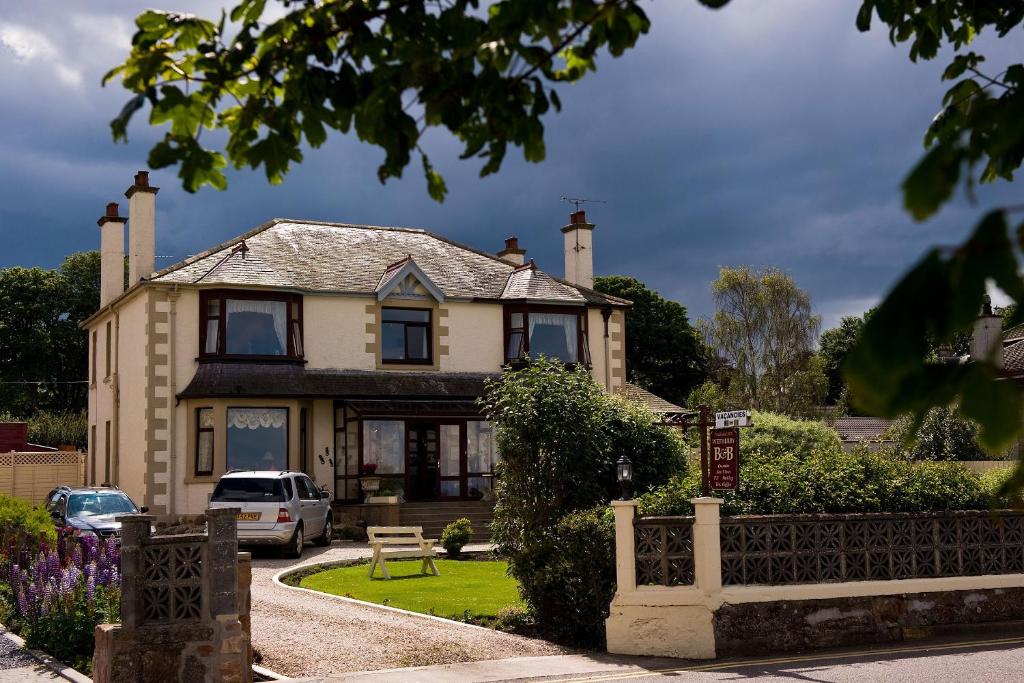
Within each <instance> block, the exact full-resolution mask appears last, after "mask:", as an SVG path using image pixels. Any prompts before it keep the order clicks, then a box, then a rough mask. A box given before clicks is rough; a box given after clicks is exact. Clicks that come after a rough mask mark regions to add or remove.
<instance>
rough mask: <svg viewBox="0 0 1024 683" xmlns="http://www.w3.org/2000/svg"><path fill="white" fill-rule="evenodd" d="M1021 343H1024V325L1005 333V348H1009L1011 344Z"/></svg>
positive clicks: (1015, 326)
mask: <svg viewBox="0 0 1024 683" xmlns="http://www.w3.org/2000/svg"><path fill="white" fill-rule="evenodd" d="M1019 341H1024V323H1021V324H1020V325H1014V326H1013V327H1011V328H1010V329H1008V330H1004V331H1003V346H1009V345H1010V344H1011V343H1013V342H1019Z"/></svg>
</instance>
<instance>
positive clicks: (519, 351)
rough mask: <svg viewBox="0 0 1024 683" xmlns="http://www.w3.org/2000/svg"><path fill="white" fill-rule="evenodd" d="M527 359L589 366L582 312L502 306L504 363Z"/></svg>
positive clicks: (547, 307)
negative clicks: (543, 357) (541, 357)
mask: <svg viewBox="0 0 1024 683" xmlns="http://www.w3.org/2000/svg"><path fill="white" fill-rule="evenodd" d="M527 356H529V357H531V358H539V357H540V356H546V357H547V358H555V359H558V360H560V361H562V362H563V363H566V364H574V363H580V362H582V363H584V364H586V365H589V364H590V351H589V349H588V345H587V316H586V309H577V308H567V307H558V306H506V307H505V362H506V363H515V362H517V361H521V360H522V359H524V358H526V357H527Z"/></svg>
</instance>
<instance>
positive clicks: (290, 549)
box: [285, 524, 306, 560]
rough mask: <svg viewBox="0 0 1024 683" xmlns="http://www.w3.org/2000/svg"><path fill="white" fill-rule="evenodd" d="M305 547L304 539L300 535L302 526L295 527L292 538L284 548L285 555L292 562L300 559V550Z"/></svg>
mask: <svg viewBox="0 0 1024 683" xmlns="http://www.w3.org/2000/svg"><path fill="white" fill-rule="evenodd" d="M305 545H306V537H305V536H303V534H302V525H301V524H300V525H298V526H297V527H295V533H294V534H292V538H291V540H290V541H288V545H287V546H285V548H286V551H285V552H286V554H287V555H288V557H290V558H292V559H293V560H297V559H299V558H300V557H302V548H303V546H305Z"/></svg>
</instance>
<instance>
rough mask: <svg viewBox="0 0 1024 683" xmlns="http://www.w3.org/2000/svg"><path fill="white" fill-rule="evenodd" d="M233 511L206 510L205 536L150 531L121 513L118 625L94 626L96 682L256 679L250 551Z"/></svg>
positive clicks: (139, 518) (142, 518)
mask: <svg viewBox="0 0 1024 683" xmlns="http://www.w3.org/2000/svg"><path fill="white" fill-rule="evenodd" d="M235 512H236V511H235V510H234V509H216V510H208V511H207V524H208V532H207V534H182V535H177V536H152V535H150V528H151V524H152V522H153V519H154V518H153V517H151V516H149V515H128V516H126V517H122V518H121V522H122V543H121V573H122V579H121V623H120V624H102V625H100V626H98V627H97V628H96V651H95V654H94V656H93V680H94V681H96V683H151V682H152V683H156V682H157V681H160V682H163V681H180V682H181V683H186V682H187V683H193V682H198V681H210V682H212V681H223V682H238V683H243V682H246V681H251V680H252V667H251V663H252V651H251V650H252V648H251V637H250V631H249V580H250V577H251V566H250V556H249V554H248V553H239V552H238V540H237V529H236V526H235V517H234V515H235Z"/></svg>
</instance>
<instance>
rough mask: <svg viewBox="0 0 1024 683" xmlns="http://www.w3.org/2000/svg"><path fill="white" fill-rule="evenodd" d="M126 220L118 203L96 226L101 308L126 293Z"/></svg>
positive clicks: (111, 205)
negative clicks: (98, 240) (98, 248)
mask: <svg viewBox="0 0 1024 683" xmlns="http://www.w3.org/2000/svg"><path fill="white" fill-rule="evenodd" d="M125 220H126V219H124V218H122V217H121V216H119V215H118V210H117V202H110V203H109V204H107V211H106V213H104V214H103V215H102V216H101V217H100V219H99V220H98V221H96V224H97V225H99V226H100V308H103V307H104V306H106V305H107V304H109V303H110V302H111V301H113V300H114V299H116V298H117V297H119V296H121V294H122V293H123V292H124V223H125Z"/></svg>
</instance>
